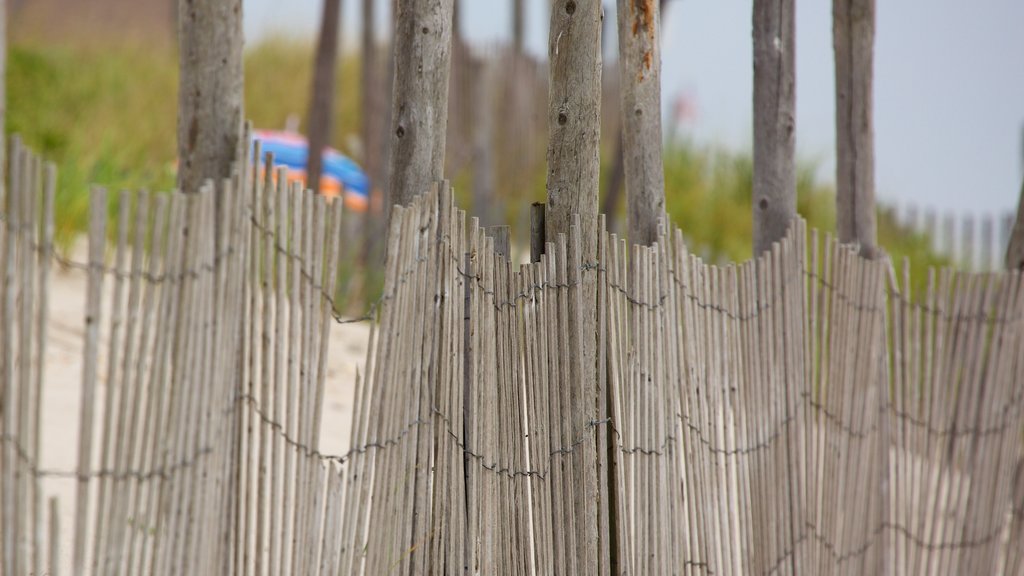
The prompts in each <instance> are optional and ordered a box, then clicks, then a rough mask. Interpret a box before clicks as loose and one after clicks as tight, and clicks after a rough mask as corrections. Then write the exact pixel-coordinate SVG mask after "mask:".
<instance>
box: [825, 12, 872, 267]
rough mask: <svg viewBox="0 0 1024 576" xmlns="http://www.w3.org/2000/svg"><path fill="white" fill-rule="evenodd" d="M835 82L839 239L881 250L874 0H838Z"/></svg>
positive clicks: (834, 30)
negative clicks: (876, 172)
mask: <svg viewBox="0 0 1024 576" xmlns="http://www.w3.org/2000/svg"><path fill="white" fill-rule="evenodd" d="M832 37H833V38H832V41H833V48H834V50H835V79H836V83H835V86H836V231H837V232H838V235H839V241H840V242H843V243H847V244H858V245H859V246H860V250H861V254H863V255H865V256H867V257H872V256H874V255H875V253H876V252H877V249H878V247H877V243H878V231H877V229H878V225H877V217H876V214H875V128H874V101H873V86H874V45H875V0H833V2H832Z"/></svg>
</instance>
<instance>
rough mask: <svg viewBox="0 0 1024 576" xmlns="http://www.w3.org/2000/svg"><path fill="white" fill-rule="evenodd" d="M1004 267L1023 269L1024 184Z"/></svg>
mask: <svg viewBox="0 0 1024 576" xmlns="http://www.w3.org/2000/svg"><path fill="white" fill-rule="evenodd" d="M1006 269H1007V270H1024V186H1021V189H1020V200H1019V201H1018V203H1017V219H1016V221H1015V222H1014V224H1013V232H1011V233H1010V242H1009V245H1008V246H1007V247H1006Z"/></svg>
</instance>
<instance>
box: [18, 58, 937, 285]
mask: <svg viewBox="0 0 1024 576" xmlns="http://www.w3.org/2000/svg"><path fill="white" fill-rule="evenodd" d="M9 58H10V60H9V63H8V69H7V74H8V78H7V91H8V94H7V95H8V111H7V130H8V132H9V133H17V134H20V135H21V136H22V138H23V139H24V141H25V142H26V144H28V145H29V146H31V147H32V148H34V149H35V150H37V151H39V152H41V153H42V154H43V155H44V156H45V157H46V158H48V159H50V160H53V161H55V162H56V163H57V165H58V166H59V168H60V172H59V186H58V198H57V203H56V206H57V236H58V243H59V244H60V246H62V248H64V249H66V248H67V247H68V246H70V244H71V242H72V241H73V239H74V237H75V235H76V234H77V233H78V232H80V231H82V230H84V229H85V227H86V222H87V211H88V200H87V195H86V194H85V191H86V190H87V189H88V187H89V186H90V185H92V184H98V185H102V186H105V187H107V188H108V189H110V190H111V191H117V190H121V189H130V190H136V189H143V188H144V189H150V190H168V189H170V188H172V187H173V186H174V158H175V148H176V145H175V141H176V123H175V110H176V105H177V56H176V54H175V53H174V52H172V51H160V50H154V49H152V48H151V47H146V48H145V49H143V48H137V47H133V46H120V47H96V48H87V49H83V48H81V47H77V48H74V49H71V48H62V47H59V46H36V45H15V46H11V48H10V52H9ZM359 65H360V63H359V60H358V58H355V57H351V56H349V57H346V58H343V59H342V60H341V61H340V62H339V71H338V73H339V76H338V82H337V86H338V90H337V94H336V98H337V100H336V108H335V126H334V130H333V145H334V146H335V147H336V148H338V149H340V150H342V151H344V152H347V153H349V154H351V155H353V156H354V157H355V158H358V157H359V154H358V150H356V149H353V148H356V147H355V146H352V145H350V143H351V142H353V139H352V135H354V134H358V132H359V86H358V79H359ZM311 70H312V47H311V46H310V45H308V44H300V43H295V42H290V41H283V40H275V41H268V42H265V43H262V44H260V45H258V46H255V47H253V48H251V49H249V50H248V52H247V55H246V86H245V92H246V102H245V106H246V116H247V117H248V118H250V119H251V120H252V121H253V122H254V124H255V126H257V127H259V128H266V129H282V128H284V127H285V125H286V123H287V121H288V119H289V117H291V116H296V117H298V119H299V121H300V124H299V127H300V129H302V128H304V127H303V125H302V121H303V118H304V116H305V112H306V108H307V106H308V101H309V98H308V93H309V86H310V74H311ZM608 132H611V131H608ZM606 148H610V147H606ZM814 172H815V170H814V166H811V165H802V166H801V167H800V170H799V194H798V198H799V210H800V213H801V214H802V215H803V216H804V217H805V218H806V219H807V220H808V222H809V224H810V225H811V226H814V227H818V228H821V229H823V230H832V229H833V228H834V221H835V217H834V212H833V210H834V192H833V190H832V188H831V187H830V186H827V185H825V184H822V183H821V182H818V181H817V180H816V179H815V177H814ZM752 173H753V163H752V160H751V158H750V156H749V155H748V154H741V153H736V152H730V151H726V150H722V149H717V148H713V147H701V146H696V145H694V144H692V143H690V142H685V141H683V142H675V143H672V144H670V145H669V146H668V148H667V149H666V152H665V183H666V190H667V203H668V212H669V214H670V216H671V218H672V220H673V221H674V222H675V223H676V224H677V225H679V226H680V227H681V228H682V230H683V231H684V233H685V235H686V238H687V242H688V244H689V245H690V247H691V249H692V250H693V251H694V252H695V253H697V254H700V255H701V256H703V257H704V258H706V259H708V260H710V261H713V262H724V261H738V260H743V259H747V258H749V257H750V243H751V216H750V214H751V207H750V190H751V179H752ZM453 176H454V178H453V180H454V184H455V185H456V186H457V190H458V197H459V198H460V200H462V201H465V200H468V197H469V194H468V191H469V189H470V186H471V182H472V178H471V175H470V174H467V173H465V172H464V171H460V173H459V174H455V175H453ZM535 176H536V178H530V179H529V181H532V182H535V183H536V185H535V186H534V187H533V189H527V190H521V191H520V192H519V194H521V197H516V198H512V197H508V193H507V192H506V193H505V198H504V199H505V202H506V206H505V213H506V214H519V213H523V214H525V209H520V208H524V207H525V206H526V205H527V204H528V203H529V202H530V201H532V200H534V199H537V198H538V197H540V196H542V194H543V192H542V191H543V182H544V173H543V170H539V171H538V173H537V174H536V175H535ZM111 198H112V202H113V201H114V200H115V199H116V194H111ZM112 209H113V206H112ZM879 236H880V242H881V244H882V245H883V246H884V247H885V249H886V250H887V251H888V252H889V253H890V255H892V257H893V259H894V261H896V262H897V266H898V265H899V262H900V260H901V259H902V258H903V257H905V256H906V257H909V258H910V259H911V262H912V264H913V272H912V273H913V276H914V278H915V279H916V281H915V284H917V283H918V282H923V281H924V280H925V277H926V269H927V267H928V266H933V265H942V264H944V263H945V262H944V261H943V260H942V259H940V258H937V257H936V256H935V255H934V254H932V253H931V251H930V250H929V248H928V241H927V239H926V238H924V237H922V236H920V235H916V234H911V233H908V232H907V231H906V230H903V229H901V228H900V227H899V226H898V225H897V223H896V220H895V218H894V217H893V214H892V213H891V212H890V211H889V210H887V209H885V208H882V209H881V210H880V214H879ZM371 293H372V292H371Z"/></svg>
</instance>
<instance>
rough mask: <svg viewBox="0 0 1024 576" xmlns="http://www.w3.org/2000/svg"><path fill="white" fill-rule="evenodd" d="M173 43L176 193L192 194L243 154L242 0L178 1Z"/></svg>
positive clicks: (223, 173) (222, 174)
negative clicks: (175, 51) (175, 56)
mask: <svg viewBox="0 0 1024 576" xmlns="http://www.w3.org/2000/svg"><path fill="white" fill-rule="evenodd" d="M178 44H179V48H178V53H179V67H180V79H179V82H178V188H180V189H181V190H182V191H183V192H189V193H192V192H198V191H199V187H200V185H201V184H202V183H203V182H204V181H205V180H207V179H214V181H215V182H217V181H218V179H220V178H225V177H227V176H229V175H230V172H231V169H232V164H233V163H235V162H237V161H240V160H241V155H242V153H243V150H242V148H243V146H244V145H245V143H244V142H242V137H241V136H242V101H243V99H242V87H243V69H242V45H243V35H242V0H223V1H221V2H203V1H201V0H179V1H178ZM218 183H219V182H218Z"/></svg>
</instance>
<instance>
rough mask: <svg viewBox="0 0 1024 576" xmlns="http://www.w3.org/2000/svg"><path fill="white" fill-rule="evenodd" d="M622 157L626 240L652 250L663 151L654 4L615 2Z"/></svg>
mask: <svg viewBox="0 0 1024 576" xmlns="http://www.w3.org/2000/svg"><path fill="white" fill-rule="evenodd" d="M618 8H619V10H618V17H619V18H618V20H619V22H618V28H619V70H620V71H621V88H620V90H621V97H622V101H621V105H622V107H621V111H622V153H623V155H624V166H625V178H626V180H625V181H626V204H627V206H628V207H629V210H628V214H629V241H630V242H634V243H637V244H641V245H644V246H650V245H651V244H653V243H654V241H655V240H657V238H658V222H659V221H660V220H661V217H662V214H663V213H664V212H665V169H664V165H663V163H662V157H661V147H662V135H661V42H660V40H661V10H660V5H659V3H658V2H655V1H653V0H618Z"/></svg>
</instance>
